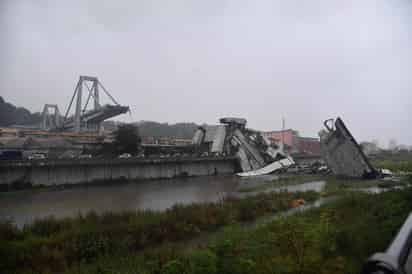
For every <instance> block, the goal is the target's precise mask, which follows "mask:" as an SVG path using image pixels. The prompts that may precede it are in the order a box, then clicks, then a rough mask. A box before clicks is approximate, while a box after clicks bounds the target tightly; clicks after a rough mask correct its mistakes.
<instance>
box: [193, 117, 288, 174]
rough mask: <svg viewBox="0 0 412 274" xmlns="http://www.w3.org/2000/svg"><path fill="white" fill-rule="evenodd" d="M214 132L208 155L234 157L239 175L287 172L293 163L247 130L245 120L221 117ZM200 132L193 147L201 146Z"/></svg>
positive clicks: (265, 140)
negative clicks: (236, 159)
mask: <svg viewBox="0 0 412 274" xmlns="http://www.w3.org/2000/svg"><path fill="white" fill-rule="evenodd" d="M220 123H221V125H219V126H218V127H217V129H216V131H215V134H214V138H213V141H212V143H211V147H210V152H211V153H212V154H215V155H234V156H237V158H238V160H239V165H240V168H241V170H242V172H241V173H238V175H239V176H256V175H264V174H269V173H272V172H274V171H276V170H280V169H286V168H287V167H289V166H291V165H293V164H294V161H293V159H292V158H291V157H287V156H286V155H285V154H284V152H283V151H282V150H281V149H279V148H278V147H273V146H272V145H271V143H270V142H269V140H268V139H266V138H265V137H264V136H263V135H262V134H261V133H260V132H258V131H254V130H251V129H247V128H246V123H247V121H246V119H242V118H231V117H227V118H222V119H220ZM201 131H202V132H203V130H202V129H198V131H197V132H196V133H195V136H194V137H193V144H195V145H199V146H200V145H201V136H206V135H207V132H206V133H204V132H203V134H202V133H201ZM203 140H204V139H203Z"/></svg>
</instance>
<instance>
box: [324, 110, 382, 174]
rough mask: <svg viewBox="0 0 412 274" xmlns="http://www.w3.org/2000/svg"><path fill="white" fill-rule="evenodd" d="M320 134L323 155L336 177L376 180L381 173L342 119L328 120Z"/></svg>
mask: <svg viewBox="0 0 412 274" xmlns="http://www.w3.org/2000/svg"><path fill="white" fill-rule="evenodd" d="M324 125H325V128H326V129H325V130H322V131H321V132H320V133H319V137H320V146H321V154H322V157H323V159H324V161H325V162H326V164H327V165H328V167H329V168H330V169H331V170H332V172H333V173H334V174H335V175H338V176H345V177H352V178H376V177H377V176H378V175H379V172H378V171H377V170H376V169H375V168H374V167H373V166H372V165H371V164H370V162H369V160H368V158H367V157H366V156H365V154H364V153H363V151H362V149H361V147H360V146H359V144H358V143H357V142H356V140H355V138H354V137H353V136H352V134H351V133H350V131H349V130H348V129H347V127H346V126H345V124H344V122H343V121H342V119H341V118H339V117H338V118H337V119H336V120H335V121H334V120H333V119H329V120H326V121H325V122H324Z"/></svg>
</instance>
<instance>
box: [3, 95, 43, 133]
mask: <svg viewBox="0 0 412 274" xmlns="http://www.w3.org/2000/svg"><path fill="white" fill-rule="evenodd" d="M40 121H41V115H40V113H38V112H37V113H31V112H30V111H29V110H27V109H25V108H23V107H16V106H15V105H13V104H11V103H8V102H6V101H5V100H4V99H3V97H1V96H0V126H2V127H5V126H11V125H38V124H39V123H40Z"/></svg>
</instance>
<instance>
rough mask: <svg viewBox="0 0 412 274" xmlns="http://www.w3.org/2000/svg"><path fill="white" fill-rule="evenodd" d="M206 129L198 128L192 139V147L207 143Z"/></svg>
mask: <svg viewBox="0 0 412 274" xmlns="http://www.w3.org/2000/svg"><path fill="white" fill-rule="evenodd" d="M205 137H206V129H205V128H204V127H198V128H197V130H196V132H195V135H194V136H193V138H192V145H200V144H202V143H203V142H204V141H205Z"/></svg>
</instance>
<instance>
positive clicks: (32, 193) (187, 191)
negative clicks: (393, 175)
mask: <svg viewBox="0 0 412 274" xmlns="http://www.w3.org/2000/svg"><path fill="white" fill-rule="evenodd" d="M276 179H277V176H275V175H266V176H259V177H253V178H240V177H237V176H206V177H192V178H179V179H166V180H152V181H142V182H123V183H116V184H114V183H113V184H104V185H89V186H75V187H70V188H56V189H54V188H49V189H47V188H46V189H36V190H25V191H15V192H5V193H0V219H3V220H4V219H8V220H11V221H13V222H14V223H15V224H16V225H17V226H19V227H22V226H23V225H24V224H27V223H31V222H33V220H34V219H39V218H44V217H48V216H54V217H57V218H63V217H70V216H75V215H77V214H79V213H81V214H85V213H87V212H90V211H94V212H96V213H103V212H107V211H111V212H121V211H125V210H138V209H140V210H144V209H151V210H165V209H167V208H169V207H171V206H173V205H174V204H177V203H180V204H189V203H199V202H215V201H218V200H220V199H222V198H224V197H227V196H244V195H245V194H244V193H239V192H238V190H239V189H240V188H241V187H244V186H245V185H247V186H253V185H255V184H259V183H260V182H262V181H268V180H276ZM321 184H322V185H320V184H319V182H315V183H314V182H311V183H306V184H301V185H293V186H290V187H281V188H279V189H278V190H289V191H299V190H301V191H307V190H315V191H320V190H321V188H322V187H323V184H324V182H321ZM271 190H272V191H276V188H272V189H271ZM250 195H253V193H251V194H250Z"/></svg>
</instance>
